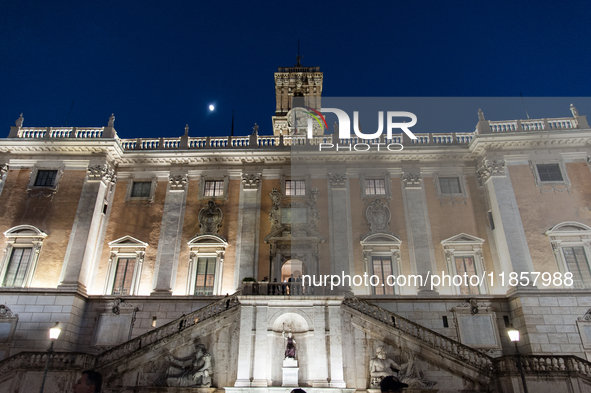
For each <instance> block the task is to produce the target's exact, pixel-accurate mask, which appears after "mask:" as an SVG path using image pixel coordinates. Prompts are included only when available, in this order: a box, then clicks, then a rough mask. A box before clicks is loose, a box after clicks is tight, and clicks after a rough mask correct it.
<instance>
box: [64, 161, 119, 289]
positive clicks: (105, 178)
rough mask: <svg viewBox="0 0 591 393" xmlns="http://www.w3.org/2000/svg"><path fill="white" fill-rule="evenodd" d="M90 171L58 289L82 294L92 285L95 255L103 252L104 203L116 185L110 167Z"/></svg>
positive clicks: (71, 234)
mask: <svg viewBox="0 0 591 393" xmlns="http://www.w3.org/2000/svg"><path fill="white" fill-rule="evenodd" d="M87 171H88V173H87V176H86V179H85V180H84V185H83V186H82V192H81V194H80V199H79V202H78V209H77V210H76V217H75V219H74V225H73V226H72V232H71V233H70V239H69V241H68V247H67V249H66V256H65V257H64V263H63V265H62V271H61V274H60V280H59V282H60V284H59V285H58V288H62V289H70V290H77V291H80V292H83V293H86V289H87V286H88V285H89V281H90V278H91V274H90V273H91V271H92V264H93V261H94V260H95V255H96V253H97V252H100V251H99V250H100V249H101V248H102V240H101V241H99V234H100V232H101V231H100V228H101V224H102V222H103V218H104V216H103V214H102V213H103V206H104V203H105V201H104V200H105V198H106V197H107V193H108V189H109V187H110V185H111V183H113V182H114V181H115V171H114V170H113V169H112V168H111V167H110V165H109V164H99V165H90V166H89V167H88V169H87Z"/></svg>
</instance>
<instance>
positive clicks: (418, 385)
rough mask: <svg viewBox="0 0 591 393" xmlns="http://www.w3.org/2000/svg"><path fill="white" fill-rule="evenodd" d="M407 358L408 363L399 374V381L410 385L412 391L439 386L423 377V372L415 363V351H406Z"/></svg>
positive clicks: (401, 368)
mask: <svg viewBox="0 0 591 393" xmlns="http://www.w3.org/2000/svg"><path fill="white" fill-rule="evenodd" d="M405 353H406V356H407V359H408V360H407V362H406V363H404V364H403V365H402V366H401V367H400V371H399V372H398V379H400V381H401V382H402V383H406V384H408V387H409V388H410V389H431V388H432V387H433V386H435V385H437V382H436V381H429V380H428V379H427V378H425V376H424V375H423V372H422V371H421V370H419V368H418V365H417V363H416V362H415V354H414V352H413V351H405Z"/></svg>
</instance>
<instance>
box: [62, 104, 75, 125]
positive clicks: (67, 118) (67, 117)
mask: <svg viewBox="0 0 591 393" xmlns="http://www.w3.org/2000/svg"><path fill="white" fill-rule="evenodd" d="M75 102H76V100H73V101H72V105H71V106H70V111H69V112H68V116H66V124H65V125H64V127H67V126H68V120H69V119H70V114H72V108H74V103H75Z"/></svg>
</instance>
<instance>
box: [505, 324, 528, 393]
mask: <svg viewBox="0 0 591 393" xmlns="http://www.w3.org/2000/svg"><path fill="white" fill-rule="evenodd" d="M507 334H508V335H509V339H510V340H511V341H513V342H514V343H515V357H516V358H517V360H516V363H517V369H518V370H519V374H520V375H521V382H522V383H523V391H524V392H525V393H528V391H527V383H526V382H525V374H524V373H523V367H522V366H521V354H520V353H519V347H517V343H518V342H519V330H517V329H515V328H514V327H513V325H511V326H510V327H509V329H507Z"/></svg>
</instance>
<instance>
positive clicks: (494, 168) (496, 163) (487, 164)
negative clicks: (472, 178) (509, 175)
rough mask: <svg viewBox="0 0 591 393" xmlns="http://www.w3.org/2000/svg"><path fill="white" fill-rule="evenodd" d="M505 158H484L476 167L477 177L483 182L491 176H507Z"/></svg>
mask: <svg viewBox="0 0 591 393" xmlns="http://www.w3.org/2000/svg"><path fill="white" fill-rule="evenodd" d="M505 169H506V164H505V160H492V161H490V160H486V159H485V160H482V162H481V163H480V165H478V167H477V168H476V177H477V178H478V180H480V182H481V183H484V182H486V181H487V180H488V179H489V178H490V177H491V176H505V173H506V172H505Z"/></svg>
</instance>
